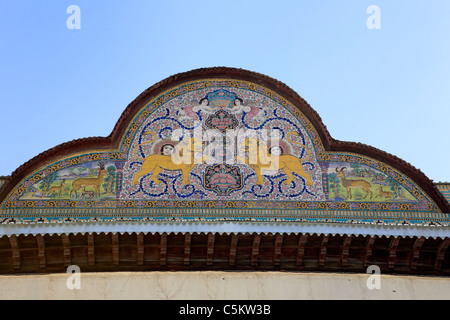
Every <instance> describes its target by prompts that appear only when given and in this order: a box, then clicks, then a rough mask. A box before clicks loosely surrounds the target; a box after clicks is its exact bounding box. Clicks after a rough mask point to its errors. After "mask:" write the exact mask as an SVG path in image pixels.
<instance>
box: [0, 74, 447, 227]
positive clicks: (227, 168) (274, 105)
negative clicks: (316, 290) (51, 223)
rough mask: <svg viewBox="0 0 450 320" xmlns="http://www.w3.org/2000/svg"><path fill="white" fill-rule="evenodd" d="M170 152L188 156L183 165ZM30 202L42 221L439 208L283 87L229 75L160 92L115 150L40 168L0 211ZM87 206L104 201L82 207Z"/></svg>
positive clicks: (362, 215)
mask: <svg viewBox="0 0 450 320" xmlns="http://www.w3.org/2000/svg"><path fill="white" fill-rule="evenodd" d="M275 138H277V139H278V145H277V143H275V142H274V140H273V139H275ZM177 140H178V141H177ZM180 146H183V148H182V150H183V151H182V152H180V150H181V149H180ZM217 146H219V147H217ZM238 146H240V147H238ZM255 146H257V148H258V150H259V153H258V157H256V159H252V158H251V155H250V152H249V150H250V149H251V148H252V147H255ZM207 151H208V152H207ZM173 154H177V155H178V157H179V158H180V157H187V158H186V159H190V160H191V163H190V164H189V163H188V164H186V163H176V161H175V160H176V159H175V158H176V157H175V158H174V156H173ZM174 159H175V160H174ZM267 159H269V160H270V159H272V160H273V159H276V160H277V162H276V163H277V165H272V163H269V164H267V162H264V161H263V160H267ZM274 161H275V160H274ZM30 208H32V209H33V208H34V209H36V208H39V209H42V210H41V211H40V212H41V216H42V215H45V214H46V216H45V219H52V217H53V218H55V219H56V218H58V219H61V218H63V217H64V215H68V216H71V217H72V218H76V217H82V218H83V219H93V218H99V219H126V218H133V219H148V218H154V219H173V218H174V217H176V219H187V220H189V219H193V218H194V219H196V218H199V217H200V218H205V219H221V218H226V219H236V220H240V219H244V220H245V219H252V218H257V219H266V220H273V219H293V220H302V219H319V218H320V217H321V216H320V215H321V214H322V213H324V214H325V215H324V217H325V216H326V219H333V216H335V218H336V221H337V220H342V219H343V220H345V219H347V220H349V219H351V220H352V221H353V219H369V220H376V219H378V218H379V217H375V216H373V214H372V213H373V212H383V211H385V212H389V214H387V215H386V217H390V218H391V219H395V218H396V217H395V216H391V215H390V214H391V213H392V212H394V213H395V212H398V215H399V217H400V216H401V217H402V218H405V213H406V219H407V215H408V212H411V214H412V213H414V214H415V215H417V214H419V216H418V217H415V218H414V219H418V220H421V219H423V218H424V217H422V216H420V214H421V213H423V214H425V215H426V214H434V213H439V210H438V209H437V207H436V205H435V204H434V203H433V202H432V201H431V200H430V199H429V198H428V196H427V195H425V194H424V193H423V192H422V191H421V190H420V188H418V187H417V186H416V185H415V184H414V183H412V182H411V180H410V179H408V178H407V177H405V176H403V175H402V174H401V173H399V172H398V171H396V170H394V169H393V168H391V167H390V166H388V165H387V164H384V163H381V162H378V161H375V160H373V159H371V158H368V157H365V156H362V155H356V154H346V153H336V152H333V153H331V152H326V151H325V150H324V147H323V145H322V142H321V140H320V138H319V135H318V134H317V132H316V129H315V128H314V127H313V126H312V125H311V123H310V122H309V120H308V119H307V118H306V117H305V116H304V115H303V114H302V113H301V112H300V111H299V110H298V109H296V108H294V107H293V106H292V105H291V104H290V103H289V102H288V101H286V100H285V99H283V98H282V97H280V96H278V95H277V94H276V93H274V92H272V91H270V90H268V89H267V88H264V87H261V86H258V85H256V84H254V83H249V82H245V81H238V80H223V79H220V80H211V79H210V80H204V81H200V80H199V81H196V82H192V83H186V84H184V85H180V86H179V87H176V88H172V89H170V90H168V91H166V92H164V93H162V94H161V95H159V96H158V97H156V98H155V99H154V100H152V101H149V103H148V104H147V106H146V107H144V108H143V109H142V110H141V111H140V112H138V113H137V114H136V116H135V118H134V119H133V121H132V122H131V123H130V125H129V126H128V129H127V131H126V133H125V135H124V136H123V139H122V141H121V143H120V147H119V149H118V150H107V151H105V150H99V151H96V152H94V151H90V152H89V153H87V154H76V155H72V156H69V157H67V158H65V159H61V160H60V161H58V162H55V163H53V164H50V165H47V166H45V167H44V168H42V169H40V170H37V171H36V172H34V173H33V174H31V175H29V176H28V177H27V178H26V179H24V181H22V182H21V183H20V184H19V185H18V186H16V187H15V189H13V191H12V192H11V193H10V194H9V196H8V198H7V199H6V201H4V202H3V203H2V210H3V211H2V214H3V215H4V216H8V213H10V216H9V217H13V216H14V214H16V215H17V212H21V214H25V215H27V214H29V215H30V217H33V218H37V217H38V215H36V212H32V213H30V211H27V210H28V209H30ZM83 208H89V210H91V209H98V210H96V211H95V210H94V211H86V210H84V211H77V210H78V209H83ZM158 208H159V209H158ZM100 209H101V210H100ZM160 209H161V210H160ZM166 209H170V210H172V212H173V214H168V213H167V211H166ZM194 209H195V210H194ZM203 209H211V210H209V211H208V210H206V211H205V210H203ZM212 209H217V210H219V211H220V210H222V209H223V210H222V211H220V212H219V211H217V212H216V211H215V210H212ZM244 209H245V210H244ZM18 210H22V211H18ZM158 210H159V211H158ZM314 212H316V213H317V214H316V215H315V213H314ZM333 212H335V214H333ZM346 212H347V213H346ZM338 216H339V218H338ZM319 220H320V219H319Z"/></svg>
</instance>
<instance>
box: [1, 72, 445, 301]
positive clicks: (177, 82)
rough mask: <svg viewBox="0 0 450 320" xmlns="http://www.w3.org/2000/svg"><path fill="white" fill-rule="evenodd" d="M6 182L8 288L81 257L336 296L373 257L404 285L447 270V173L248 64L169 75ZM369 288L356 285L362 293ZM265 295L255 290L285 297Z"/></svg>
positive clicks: (112, 267)
mask: <svg viewBox="0 0 450 320" xmlns="http://www.w3.org/2000/svg"><path fill="white" fill-rule="evenodd" d="M0 181H1V182H0V210H1V211H0V221H1V222H2V224H1V225H0V232H1V233H0V237H1V238H0V273H1V274H3V275H5V276H4V277H3V281H5V282H4V285H5V287H6V285H7V283H9V282H8V281H13V280H11V279H14V281H17V280H18V279H20V281H21V282H23V283H27V282H26V281H31V282H30V283H34V282H33V281H38V280H36V279H41V281H43V280H42V279H45V280H44V281H50V282H49V283H54V282H51V281H56V280H54V279H61V277H67V274H66V272H67V268H68V267H69V266H77V267H78V268H79V270H81V272H82V273H83V274H84V275H86V277H94V274H93V273H96V274H97V275H99V273H101V274H102V275H103V276H102V279H103V281H104V282H103V283H105V284H107V283H108V281H112V280H111V279H116V280H115V281H122V280H123V279H128V280H129V279H136V278H135V277H136V272H139V277H141V278H139V277H138V278H139V279H141V280H142V277H143V278H145V279H147V280H146V281H149V283H150V282H152V281H153V282H154V281H156V280H155V277H158V279H159V280H158V281H160V283H165V282H164V281H167V284H166V285H165V286H166V288H168V289H167V290H169V291H170V288H171V287H170V286H171V285H170V283H172V284H173V282H171V281H170V280H167V279H172V278H171V277H179V278H183V279H191V280H192V277H194V278H195V277H200V278H201V279H202V280H201V281H200V283H203V282H204V281H206V280H205V278H204V277H205V276H206V275H211V274H213V275H215V276H214V277H217V279H219V278H220V276H218V275H224V272H225V275H226V276H224V277H223V279H228V281H227V282H226V284H221V282H220V281H212V280H211V279H209V280H207V281H209V282H210V283H211V284H210V285H211V286H213V287H215V288H219V289H217V290H218V291H217V292H221V291H220V290H223V292H228V294H229V295H230V297H233V286H232V285H231V283H236V281H237V280H236V279H237V278H239V277H243V276H244V275H245V277H246V279H249V280H248V281H249V282H248V283H249V286H246V288H247V289H246V290H245V292H247V296H251V297H253V295H252V294H251V293H252V288H253V286H254V285H255V284H256V285H257V284H258V283H260V284H261V283H265V284H266V285H267V287H271V286H275V287H276V285H275V283H277V281H278V282H279V281H281V280H280V279H285V280H283V281H286V282H285V286H286V288H288V287H289V283H297V284H299V283H309V286H310V287H314V286H315V285H314V283H317V286H319V283H335V285H336V286H335V288H334V289H333V288H328V289H327V290H328V291H327V290H322V291H320V290H319V291H317V293H316V294H313V295H312V296H310V297H307V295H304V294H303V293H302V292H303V291H301V290H300V291H298V292H299V293H298V294H297V295H296V294H291V295H290V297H292V298H295V297H296V298H320V297H325V298H333V297H336V298H339V292H340V289H338V288H342V286H345V283H346V282H345V281H347V280H348V279H357V278H358V277H359V278H360V277H362V275H364V277H367V272H368V270H372V269H371V268H375V270H376V271H377V272H380V273H381V274H382V275H384V276H386V277H389V279H391V280H389V281H393V283H395V281H402V280H405V279H410V278H407V277H417V276H421V277H422V276H427V277H429V279H430V281H429V282H428V284H430V283H435V284H436V285H437V286H442V285H443V284H448V283H447V282H446V277H447V276H448V275H450V257H449V256H448V254H447V252H448V247H449V244H450V237H449V234H450V233H449V223H450V219H449V213H450V204H449V195H450V185H449V184H445V183H440V184H434V183H433V182H432V181H431V180H429V179H428V178H427V177H426V176H425V175H424V174H423V173H422V172H421V171H420V170H418V169H416V168H414V167H413V166H411V165H410V164H409V163H407V162H406V161H404V160H402V159H399V158H397V157H396V156H394V155H391V154H388V153H386V152H383V151H381V150H378V149H376V148H373V147H371V146H367V145H363V144H360V143H351V142H342V141H338V140H335V139H333V138H332V137H331V135H330V133H329V132H328V131H327V129H326V127H325V125H324V124H323V123H322V120H321V118H320V117H319V115H318V114H317V113H316V112H315V111H314V110H313V109H312V108H311V106H309V105H308V103H307V102H306V101H305V100H304V99H302V98H301V97H300V96H299V95H298V94H297V93H295V92H294V91H293V90H292V89H290V88H289V87H287V86H286V85H285V84H283V83H281V82H279V81H277V80H274V79H272V78H270V77H267V76H264V75H261V74H258V73H254V72H250V71H246V70H242V69H233V68H207V69H199V70H194V71H190V72H186V73H181V74H177V75H174V76H172V77H170V78H168V79H165V80H163V81H161V82H160V83H157V84H155V85H154V86H152V87H150V88H149V89H147V90H146V91H144V92H143V93H142V94H141V95H140V96H139V97H138V98H136V99H135V100H134V101H133V102H132V103H131V104H130V105H129V106H128V107H127V108H126V109H125V111H124V112H123V114H122V116H121V117H120V119H119V121H118V122H117V124H116V126H115V128H114V130H113V131H112V133H111V135H110V136H108V137H105V138H86V139H80V140H76V141H71V142H68V143H65V144H62V145H59V146H57V147H55V148H53V149H50V150H47V151H46V152H44V153H42V154H40V155H39V156H37V157H35V158H33V159H31V160H30V161H28V162H27V163H25V164H24V165H22V166H21V167H19V168H18V169H17V170H16V171H15V172H14V173H13V174H12V175H11V176H9V177H3V178H1V179H0ZM227 271H236V272H237V271H239V272H237V273H233V276H230V274H229V273H226V272H227ZM262 271H264V272H265V273H263V276H262V278H261V277H259V276H258V275H259V274H260V272H262ZM142 272H144V275H143V274H142ZM161 272H162V273H161ZM267 272H271V273H267ZM18 274H26V275H27V276H28V277H31V278H23V277H19V276H17V275H18ZM43 274H47V275H45V276H44V275H43ZM48 274H50V275H48ZM399 274H400V275H402V276H398V275H399ZM196 275H197V276H196ZM394 275H397V276H394ZM18 277H19V278H18ZM42 277H44V278H42ZM123 277H125V278H123ZM127 277H128V278H127ZM245 277H244V278H245ZM255 277H256V279H258V280H255ZM343 277H344V278H343ZM402 277H404V278H402ZM117 279H122V280H117ZM162 279H164V280H162ZM196 279H197V278H196ZM217 279H216V280H217ZM330 279H331V280H330ZM333 279H334V280H333ZM342 279H345V281H344V282H340V281H341V280H342ZM386 279H388V278H386ZM141 280H139V281H137V284H136V285H137V286H139V283H142V281H141ZM241 280H242V279H241ZM0 281H2V279H0ZM123 281H124V280H123ZM202 281H203V282H202ZM245 281H246V280H245ZM245 281H244V283H245ZM305 281H306V282H305ZM333 281H334V282H333ZM405 281H406V282H405V283H411V281H410V280H405ZM408 281H409V282H408ZM433 281H434V282H433ZM238 282H239V281H238ZM30 283H28V285H30ZM144 283H145V281H144ZM413 283H418V281H415V280H414V281H413ZM191 284H192V287H189V286H186V287H183V288H181V289H180V290H179V291H177V292H178V296H177V295H175V296H177V297H183V296H187V297H188V296H189V295H188V293H187V292H189V290H194V288H196V287H198V286H199V284H198V283H197V282H196V280H195V279H194V280H192V282H191ZM360 284H361V283H360V282H358V284H357V285H356V286H355V287H354V288H353V289H352V290H356V291H353V292H363V291H361V290H365V289H361V288H365V286H366V283H365V282H364V283H363V285H362V287H361V286H360ZM26 286H27V285H25V287H26ZM236 286H237V285H236ZM257 286H258V285H257ZM404 286H406V287H407V285H406V284H405V285H404ZM225 287H226V288H227V289H226V290H225V289H224V288H225ZM406 287H405V288H406ZM425 287H426V285H425ZM444 287H445V285H444ZM220 288H222V289H220ZM433 288H435V287H433ZM129 289H130V290H131V288H129ZM61 290H63V289H61ZM92 290H94V289H93V288H91V291H89V290H88V289H86V290H85V291H84V294H85V296H86V297H88V296H89V297H94V296H93V295H90V294H91V293H92V292H93V291H92ZM278 290H279V291H278V297H283V296H284V293H282V289H280V288H279V289H278ZM292 290H294V291H295V289H292ZM330 290H331V291H330ZM424 290H425V289H421V290H419V291H420V292H421V293H422V294H423V293H424V292H426V290H425V291H424ZM56 291H58V290H56ZM132 291H135V290H134V289H133V290H132ZM194 291H195V290H194ZM394 291H395V290H394ZM406 291H407V292H409V294H410V297H412V298H418V297H420V294H419V295H416V294H418V292H419V291H417V292H414V290H413V289H411V288H410V290H409V291H408V290H406ZM406 291H405V292H406ZM430 291H433V290H431V289H430ZM24 292H25V291H24ZM64 292H66V291H64ZM240 292H242V291H240ZM269 292H270V294H268V295H263V296H258V295H255V296H254V297H256V298H262V297H265V298H276V297H277V293H276V292H277V290H275V291H274V290H269ZM364 292H365V291H364ZM41 294H42V296H39V297H45V292H44V293H41ZM147 294H148V295H147V296H146V297H149V298H164V297H163V296H158V294H156V293H155V292H147ZM321 294H322V296H321ZM67 295H68V297H69V298H74V297H75V298H76V297H77V296H76V295H75V296H73V295H72V293H70V292H69V293H67ZM357 295H358V294H355V295H354V296H352V297H354V298H358V297H357ZM359 295H360V298H371V297H372V298H374V297H378V298H383V297H384V298H390V297H391V295H389V294H384V295H383V294H379V295H378V296H376V295H375V296H370V294H367V292H366V294H365V293H361V294H359ZM114 296H115V295H114V294H113V293H111V295H110V296H109V297H114ZM144 296H145V295H144ZM200 296H202V297H203V298H205V297H207V298H208V297H209V298H218V297H219V298H220V297H222V298H223V297H224V296H223V295H221V294H217V295H211V296H208V295H207V294H205V295H201V294H200V295H199V297H200ZM3 297H5V294H4V295H3ZM46 297H50V296H49V295H47V296H46ZM79 297H81V296H79ZM235 297H237V298H242V296H240V295H239V294H238V295H236V296H235ZM166 298H170V297H166Z"/></svg>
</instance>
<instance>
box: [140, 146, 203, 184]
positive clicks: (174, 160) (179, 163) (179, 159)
mask: <svg viewBox="0 0 450 320" xmlns="http://www.w3.org/2000/svg"><path fill="white" fill-rule="evenodd" d="M202 148H203V144H202V141H201V140H199V139H197V138H189V139H187V140H185V141H182V142H181V143H179V144H178V145H177V147H176V148H175V150H174V153H173V154H172V155H161V154H152V155H150V156H148V157H146V158H145V159H142V160H144V162H143V164H142V168H141V170H140V171H139V172H138V173H136V174H135V175H134V177H133V184H139V179H140V178H141V177H143V176H145V175H146V174H148V173H150V172H153V173H152V175H151V176H150V178H151V179H152V180H153V181H154V182H155V184H159V183H161V181H160V180H159V179H158V175H159V174H160V173H161V171H162V170H169V171H180V170H181V172H182V174H183V184H190V181H189V173H190V171H191V170H192V169H193V168H194V166H195V165H197V164H200V163H202V162H203V161H204V157H202V158H195V157H194V153H195V152H200V153H201V152H202Z"/></svg>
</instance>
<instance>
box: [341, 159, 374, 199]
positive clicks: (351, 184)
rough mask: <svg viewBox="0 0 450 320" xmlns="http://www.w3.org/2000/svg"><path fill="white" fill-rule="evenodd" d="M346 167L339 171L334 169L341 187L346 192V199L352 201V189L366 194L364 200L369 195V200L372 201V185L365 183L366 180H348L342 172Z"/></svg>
mask: <svg viewBox="0 0 450 320" xmlns="http://www.w3.org/2000/svg"><path fill="white" fill-rule="evenodd" d="M346 169H347V168H346V167H343V168H341V169H340V170H339V169H338V168H336V172H337V175H338V176H339V178H341V183H342V186H343V187H344V188H345V189H346V190H347V198H346V200H347V199H352V189H356V188H360V189H363V190H364V191H365V192H366V196H365V197H364V199H366V198H367V197H368V195H369V194H370V199H372V197H373V194H372V191H371V190H370V188H371V187H372V185H371V184H370V182H367V181H366V180H349V179H347V178H346V177H345V173H344V171H345V170H346Z"/></svg>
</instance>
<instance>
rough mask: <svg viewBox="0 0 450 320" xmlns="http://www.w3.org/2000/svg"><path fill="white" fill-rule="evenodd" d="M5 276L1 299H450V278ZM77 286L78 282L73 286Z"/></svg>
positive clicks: (0, 284) (125, 274)
mask: <svg viewBox="0 0 450 320" xmlns="http://www.w3.org/2000/svg"><path fill="white" fill-rule="evenodd" d="M70 276H71V275H70V274H50V275H23V276H0V299H64V300H65V299H75V300H76V299H186V300H194V299H221V300H222V299H224V300H228V299H231V300H246V299H254V300H260V299H268V300H277V299H286V300H292V299H296V300H297V299H352V300H353V299H355V300H360V299H450V278H442V277H436V278H435V277H410V276H388V275H384V276H383V275H382V276H381V278H380V285H381V288H380V289H379V290H377V289H374V290H369V289H368V288H367V279H368V278H369V276H370V275H368V274H367V275H364V274H358V275H356V274H329V273H326V274H325V273H324V274H320V273H281V272H176V273H175V272H142V273H138V272H123V273H81V274H80V284H81V288H80V289H79V290H77V289H75V290H70V289H68V287H67V280H68V279H69V277H70ZM72 283H75V282H72Z"/></svg>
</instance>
